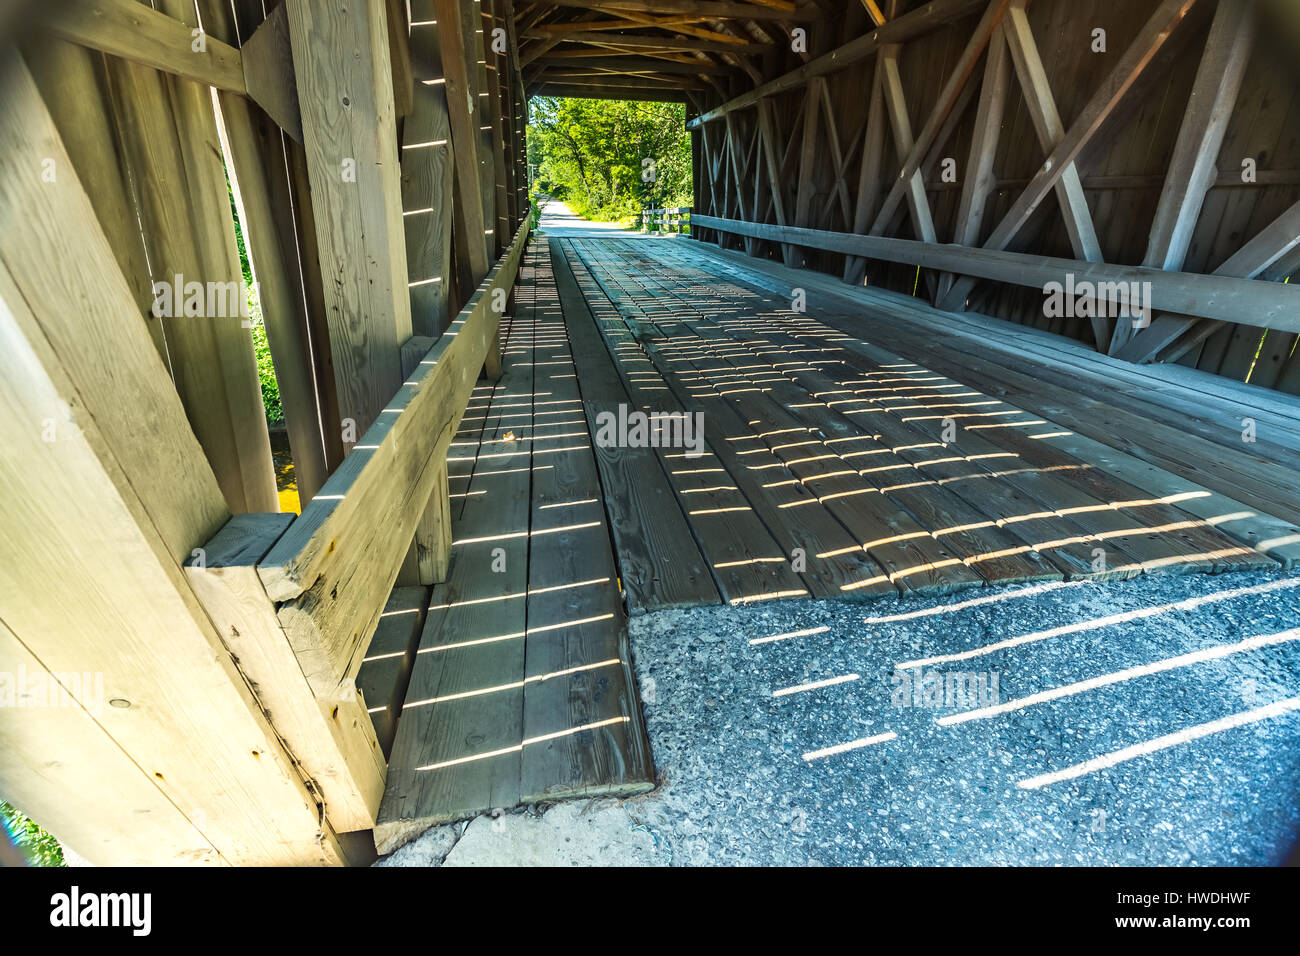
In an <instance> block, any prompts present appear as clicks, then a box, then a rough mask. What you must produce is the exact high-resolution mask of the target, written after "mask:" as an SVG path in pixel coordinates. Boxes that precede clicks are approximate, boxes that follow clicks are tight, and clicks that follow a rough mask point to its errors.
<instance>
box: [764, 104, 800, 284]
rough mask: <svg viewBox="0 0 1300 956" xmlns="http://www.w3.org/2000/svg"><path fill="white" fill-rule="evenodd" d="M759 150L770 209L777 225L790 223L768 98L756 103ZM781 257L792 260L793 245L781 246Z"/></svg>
mask: <svg viewBox="0 0 1300 956" xmlns="http://www.w3.org/2000/svg"><path fill="white" fill-rule="evenodd" d="M758 135H759V150H760V152H761V153H762V156H763V163H764V165H765V166H766V168H767V183H768V195H769V196H770V197H771V200H772V210H773V212H774V213H775V214H776V222H777V225H780V226H785V225H790V223H789V220H788V219H787V217H786V212H785V196H784V190H783V188H782V185H781V171H780V164H779V161H778V160H777V156H776V121H775V118H774V117H773V116H772V104H771V103H770V102H769V101H768V100H760V101H759V103H758ZM781 258H782V259H784V260H785V263H786V265H791V264H792V263H793V261H794V247H793V246H791V245H789V244H784V245H782V246H781Z"/></svg>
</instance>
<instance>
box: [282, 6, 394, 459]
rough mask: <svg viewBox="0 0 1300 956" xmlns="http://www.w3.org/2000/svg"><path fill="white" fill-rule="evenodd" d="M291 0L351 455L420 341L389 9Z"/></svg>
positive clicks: (338, 379)
mask: <svg viewBox="0 0 1300 956" xmlns="http://www.w3.org/2000/svg"><path fill="white" fill-rule="evenodd" d="M286 2H287V4H288V12H289V36H290V40H291V43H292V47H293V58H294V67H295V71H294V72H295V76H296V78H297V85H298V102H299V105H300V107H301V110H302V121H303V140H304V146H305V150H306V155H307V169H308V175H309V178H310V182H311V198H312V206H313V212H314V214H315V226H316V244H317V250H318V255H319V257H320V264H321V271H322V273H323V275H324V292H325V299H326V304H327V315H328V317H329V337H330V353H331V357H332V359H333V363H334V372H335V383H336V387H337V390H338V401H339V413H340V416H341V418H342V420H343V424H344V427H345V428H346V427H347V425H348V423H349V421H350V422H351V423H352V428H351V429H349V431H348V434H347V435H346V436H345V446H346V445H348V444H349V442H347V440H346V439H348V438H350V439H351V440H352V442H355V440H356V438H355V436H357V435H360V434H361V433H362V432H364V431H365V430H366V429H367V428H368V427H369V426H370V425H371V423H372V422H374V421H375V420H376V418H378V416H379V414H380V412H381V410H382V409H383V408H384V407H385V403H386V402H387V401H388V399H389V398H390V397H391V396H392V394H393V392H394V391H396V389H397V386H398V385H399V384H400V383H401V379H402V375H401V362H400V355H399V347H400V345H401V343H403V342H405V341H406V340H407V339H409V338H410V337H411V304H410V298H409V296H408V293H407V278H406V243H405V237H404V234H403V224H402V199H401V183H400V180H399V166H398V155H397V131H396V126H395V119H394V114H393V84H392V77H391V73H390V68H389V63H388V55H389V54H388V31H387V25H386V19H385V17H386V15H385V9H384V0H358V2H356V3H351V4H348V5H347V6H346V7H339V6H333V5H318V4H313V3H307V2H305V0H286ZM340 49H348V50H353V51H354V55H351V56H348V57H345V58H342V59H340V58H339V56H338V55H337V50H340Z"/></svg>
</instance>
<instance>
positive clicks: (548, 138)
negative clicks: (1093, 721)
mask: <svg viewBox="0 0 1300 956" xmlns="http://www.w3.org/2000/svg"><path fill="white" fill-rule="evenodd" d="M528 161H529V163H530V164H531V165H532V166H533V167H534V170H535V175H536V181H537V182H538V183H539V184H540V186H541V188H542V189H544V190H545V191H546V192H549V193H551V194H552V195H554V196H556V197H557V198H559V199H563V200H564V201H565V202H566V203H568V204H569V205H570V206H571V207H572V208H573V210H574V211H575V212H576V213H578V214H579V215H581V216H585V217H587V218H589V219H597V220H611V219H622V218H626V217H628V216H631V215H634V214H636V213H637V212H638V211H640V210H641V209H642V208H644V207H648V206H652V207H662V206H688V205H690V204H691V138H690V134H689V133H688V132H686V111H685V107H683V106H682V105H681V104H680V103H642V102H633V101H628V100H589V99H571V98H567V97H566V98H555V97H535V98H534V99H533V100H532V105H531V112H530V116H529V125H528Z"/></svg>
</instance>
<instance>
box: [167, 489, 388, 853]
mask: <svg viewBox="0 0 1300 956" xmlns="http://www.w3.org/2000/svg"><path fill="white" fill-rule="evenodd" d="M293 521H294V516H293V515H290V514H273V515H236V516H235V517H233V518H231V519H230V521H228V522H226V525H225V526H224V527H223V528H222V529H221V530H220V531H219V532H217V534H216V536H215V537H213V538H212V539H211V540H210V541H208V542H207V543H206V544H205V545H204V546H203V548H202V549H201V551H200V553H199V554H197V555H196V556H195V557H193V558H191V559H190V560H189V561H188V562H186V565H185V574H186V578H187V579H188V581H189V583H190V586H191V587H193V589H194V593H195V595H196V596H197V597H198V599H199V602H200V603H201V604H202V605H203V609H204V611H205V612H207V615H208V618H209V619H210V620H211V621H212V623H213V625H214V626H215V627H216V628H217V631H218V633H220V634H221V635H222V636H223V638H224V640H225V642H226V645H227V646H228V647H229V648H230V652H231V654H233V655H234V657H235V658H236V659H237V660H238V661H239V665H240V670H241V672H242V673H244V674H245V675H247V677H248V679H249V681H250V682H251V683H252V684H253V685H254V686H255V687H256V688H257V690H256V693H257V698H258V701H259V702H260V704H261V706H262V707H263V708H264V709H265V710H266V712H267V713H268V714H270V718H271V722H272V724H273V725H274V727H275V729H276V733H277V734H279V735H280V737H281V738H283V740H284V746H285V748H286V749H287V750H288V751H289V753H290V754H292V755H293V758H294V760H295V761H296V762H297V763H298V764H299V765H300V766H301V767H302V769H303V771H304V772H305V773H306V774H307V776H308V778H309V779H310V780H311V783H312V789H313V790H314V791H315V792H317V793H319V794H320V795H321V798H322V800H323V803H324V807H325V817H326V819H327V820H329V822H330V825H331V826H333V827H334V829H335V830H337V831H339V832H341V833H342V832H349V831H353V830H369V829H370V828H371V827H373V826H374V824H375V816H376V814H377V813H378V811H379V798H380V796H381V795H382V794H383V792H384V770H385V766H384V756H383V753H382V751H381V750H380V747H379V744H378V742H377V741H376V739H375V734H374V729H373V726H372V724H371V721H370V719H369V717H368V716H367V715H366V712H365V711H366V702H365V700H364V698H358V696H357V695H356V694H355V693H341V694H338V695H335V696H334V697H330V698H318V697H317V696H316V694H315V693H313V691H312V689H311V687H310V686H309V685H308V683H307V680H306V678H305V677H304V676H303V673H302V668H301V667H300V666H299V665H298V661H297V658H296V657H295V656H294V652H293V648H292V647H291V646H290V644H289V640H288V638H287V637H286V636H285V634H284V631H283V629H282V628H281V626H280V621H279V618H277V617H276V613H275V605H274V604H273V603H271V599H270V598H268V597H267V596H266V591H265V589H264V588H263V587H262V582H261V579H260V578H258V576H257V562H258V561H260V560H262V558H263V557H264V556H265V555H266V552H267V551H269V550H270V548H271V546H272V545H273V544H274V543H275V541H276V540H277V539H278V538H279V537H280V535H282V534H283V533H284V531H285V529H286V528H288V527H289V525H290V524H291V523H292V522H293Z"/></svg>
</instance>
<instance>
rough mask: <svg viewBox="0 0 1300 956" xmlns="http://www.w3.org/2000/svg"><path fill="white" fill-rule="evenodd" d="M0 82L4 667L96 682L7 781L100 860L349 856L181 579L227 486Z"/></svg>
mask: <svg viewBox="0 0 1300 956" xmlns="http://www.w3.org/2000/svg"><path fill="white" fill-rule="evenodd" d="M2 73H3V75H0V85H3V88H4V90H5V93H6V101H5V109H4V110H2V111H0V179H2V180H3V181H4V183H5V184H6V188H5V189H4V190H0V373H2V374H0V432H2V433H3V434H2V435H0V439H2V440H3V443H4V447H5V448H6V454H5V455H4V456H0V494H2V495H3V499H4V501H5V503H6V505H5V507H4V508H3V509H0V538H2V539H3V540H4V541H5V543H6V548H7V549H8V555H9V556H8V558H7V559H6V560H4V561H0V619H2V620H3V622H4V626H3V628H0V654H2V655H3V658H2V659H0V671H4V672H6V673H14V672H15V668H17V667H18V666H19V665H20V664H21V665H23V666H30V667H31V668H33V669H34V670H33V671H32V674H33V676H34V677H38V676H43V675H46V674H48V675H51V676H54V675H59V674H63V675H64V679H66V676H67V675H71V674H76V675H81V674H88V675H99V676H98V678H95V679H91V680H78V681H77V682H75V683H74V684H66V683H65V684H61V687H62V691H63V692H66V693H67V695H68V706H67V707H66V708H48V707H47V708H39V707H36V708H18V709H16V710H15V711H14V712H13V713H12V714H7V715H6V718H5V720H4V721H2V722H0V738H3V739H0V752H3V753H5V754H6V755H8V754H10V753H13V752H17V753H20V754H30V753H32V749H33V748H32V744H31V743H30V742H31V741H39V742H40V747H39V754H40V756H39V760H34V761H32V762H31V763H25V762H24V763H17V762H14V761H11V760H10V759H9V758H8V756H6V757H5V758H4V759H3V760H0V772H2V773H3V775H4V776H3V779H0V789H2V790H3V791H4V792H5V793H6V794H9V793H13V794H14V795H15V799H18V800H20V803H21V804H22V805H24V807H25V809H27V810H28V811H29V812H31V813H34V814H36V816H37V818H38V819H40V820H41V821H42V822H43V823H45V824H46V825H47V826H49V827H50V828H51V829H53V830H54V831H55V832H56V833H59V834H60V835H62V834H63V833H66V834H67V837H66V838H67V839H69V840H70V842H72V846H73V849H75V850H78V851H79V852H81V853H82V854H83V855H85V856H87V857H88V858H90V859H91V861H92V862H95V863H99V864H105V865H113V864H122V863H127V862H133V861H137V860H140V859H144V858H149V859H153V860H156V861H166V862H170V863H173V864H180V863H202V862H205V861H208V862H214V863H223V862H225V863H235V864H239V863H243V864H249V865H253V864H261V865H277V864H278V865H290V864H303V863H328V862H333V863H341V862H343V861H344V854H343V851H342V850H341V848H340V845H339V843H338V841H337V839H336V838H335V835H334V833H333V831H332V830H331V828H330V827H329V826H328V824H323V823H322V821H321V816H320V807H319V805H318V803H317V801H316V800H315V798H314V797H313V795H312V794H311V793H310V792H309V791H308V789H307V786H306V784H305V782H304V780H303V778H302V777H301V776H300V775H299V773H298V771H297V769H296V768H295V767H294V766H293V764H292V762H291V760H290V757H289V755H288V754H287V753H286V752H285V751H284V749H283V748H282V746H281V744H280V742H279V740H278V739H277V737H276V734H275V731H274V728H273V727H272V725H271V723H270V722H269V720H268V719H267V717H266V714H265V711H264V709H263V708H262V707H261V705H260V703H259V701H258V700H257V697H256V692H255V691H254V690H253V689H252V688H251V687H250V686H249V684H248V683H247V681H246V680H245V678H244V676H243V675H242V674H241V673H240V671H239V669H238V664H237V662H236V661H235V660H234V659H233V658H232V657H231V655H230V653H229V650H228V648H227V647H226V645H225V644H224V643H223V640H222V635H221V634H219V633H218V632H217V631H216V630H215V629H214V627H213V625H212V624H211V622H210V621H209V620H208V618H207V616H206V615H205V614H204V613H203V611H202V609H201V607H200V606H199V604H198V601H197V600H196V599H195V597H194V595H193V593H192V591H191V590H190V588H189V586H188V584H187V582H186V580H185V577H184V575H183V573H182V572H181V562H182V561H184V560H186V559H187V558H189V557H190V555H191V553H192V550H193V549H194V548H195V547H197V546H199V545H201V544H202V543H203V542H204V541H206V540H207V539H208V537H210V536H211V534H212V533H214V532H215V530H216V529H217V528H218V527H220V525H221V524H222V523H223V522H224V521H225V520H226V518H227V517H228V515H229V513H228V511H227V510H226V507H225V503H224V501H223V496H222V494H221V491H220V489H219V487H218V485H217V483H216V480H215V479H214V477H213V475H212V472H211V469H210V468H209V467H208V465H207V462H206V461H205V460H204V456H203V452H202V450H201V449H200V447H199V445H198V442H197V441H196V440H195V438H194V434H193V432H192V431H191V429H190V427H189V425H188V423H187V421H186V417H185V413H184V409H183V408H182V405H181V402H180V400H179V399H178V397H177V395H176V392H175V390H174V389H173V387H172V384H171V382H170V380H169V379H168V375H167V371H166V369H165V368H164V366H163V363H162V360H161V359H160V357H159V356H158V353H157V351H156V350H155V348H154V346H153V343H152V342H151V340H150V338H149V335H148V332H147V331H146V329H145V326H144V324H143V323H142V322H141V321H140V319H139V313H138V309H137V307H136V304H135V301H134V299H133V297H132V294H131V291H130V289H129V287H128V285H127V283H126V281H125V279H124V278H123V276H122V274H121V272H120V271H119V269H118V265H117V261H116V259H115V257H114V254H113V252H112V250H111V249H110V248H109V240H108V239H107V237H106V236H105V235H104V233H103V232H102V231H101V230H100V229H99V227H98V224H97V222H96V219H95V211H94V209H93V207H92V206H91V203H90V200H89V198H88V197H87V196H86V193H85V190H84V188H83V187H82V185H81V183H80V181H79V179H78V177H77V175H76V173H75V171H74V169H73V166H72V163H71V160H70V158H69V157H68V155H67V153H66V151H65V150H64V148H63V145H62V142H61V140H60V137H59V135H58V133H57V131H56V130H55V127H54V125H53V123H52V122H51V120H50V118H49V114H48V112H47V111H46V110H45V106H44V104H43V103H42V101H41V98H40V96H39V94H38V93H37V90H36V87H35V85H34V83H33V82H32V80H31V76H30V74H29V73H28V72H27V70H26V67H25V66H24V65H23V62H22V60H21V59H19V58H17V57H10V58H8V59H7V60H6V62H5V65H4V67H3V70H2ZM205 92H206V91H205ZM47 160H52V161H53V163H54V168H55V169H56V170H57V171H58V172H57V179H56V180H55V181H54V182H52V183H42V182H41V181H40V178H39V177H37V176H33V175H32V174H31V172H30V170H32V169H40V168H41V166H42V163H43V162H45V161H47ZM223 199H224V197H223ZM128 413H129V414H128ZM142 415H143V416H147V422H148V428H147V429H142V428H141V425H140V423H141V421H142V419H141V416H142ZM51 439H52V440H51ZM88 594H91V595H94V598H93V600H88V599H87V595H88ZM56 710H64V711H66V712H65V713H55V711H56ZM69 714H71V715H74V716H75V717H76V718H77V720H78V721H80V722H81V724H82V727H83V730H82V731H81V732H76V733H73V734H71V735H68V736H64V735H63V734H62V733H61V732H60V731H62V730H64V729H66V727H67V723H68V722H67V720H66V719H65V718H66V717H67V716H68V715H69ZM91 718H93V721H92V719H91ZM92 726H93V728H94V732H93V733H92V732H89V731H90V729H91V728H92ZM15 736H16V737H17V739H15ZM123 758H125V759H123ZM94 771H100V772H104V773H112V774H113V775H114V776H112V777H108V776H105V777H100V778H99V779H98V780H97V781H96V783H95V788H96V790H95V792H96V794H97V797H96V799H95V800H93V801H87V799H86V792H85V791H84V790H80V789H72V788H73V787H74V786H75V785H76V784H77V783H78V782H79V781H80V780H83V779H84V778H85V775H86V774H88V773H91V772H94ZM167 807H170V808H171V809H170V810H169V809H167ZM154 808H158V809H160V810H161V813H160V815H159V817H158V818H157V820H156V825H154V824H155V820H154V818H153V817H152V816H149V817H145V816H142V815H140V814H137V813H135V812H134V811H136V810H151V809H154ZM114 817H116V818H119V820H118V821H117V822H115V821H114V820H112V819H110V818H114ZM123 818H128V819H130V820H131V826H130V827H129V828H126V827H123V825H122V823H121V822H120V819H123ZM101 821H102V823H101ZM185 824H188V829H187V827H186V825H185ZM124 830H129V831H133V832H124ZM147 842H151V843H153V844H154V846H152V847H149V846H146V845H145V844H146V843H147Z"/></svg>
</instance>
